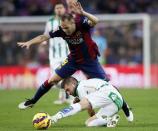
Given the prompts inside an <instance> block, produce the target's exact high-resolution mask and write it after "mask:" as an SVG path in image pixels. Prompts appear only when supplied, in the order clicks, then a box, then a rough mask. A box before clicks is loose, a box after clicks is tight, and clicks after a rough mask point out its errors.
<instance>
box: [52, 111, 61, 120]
mask: <svg viewBox="0 0 158 131" xmlns="http://www.w3.org/2000/svg"><path fill="white" fill-rule="evenodd" d="M61 118H63V116H62V113H61V112H60V111H59V112H58V113H57V114H56V115H54V116H52V117H51V121H52V123H57V122H58V120H59V119H61Z"/></svg>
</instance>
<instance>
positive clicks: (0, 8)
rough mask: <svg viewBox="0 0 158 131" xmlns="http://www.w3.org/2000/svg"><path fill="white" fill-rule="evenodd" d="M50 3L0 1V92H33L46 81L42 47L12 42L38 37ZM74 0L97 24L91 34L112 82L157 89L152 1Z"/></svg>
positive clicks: (156, 14) (157, 29) (157, 9)
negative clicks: (31, 89) (30, 90)
mask: <svg viewBox="0 0 158 131" xmlns="http://www.w3.org/2000/svg"><path fill="white" fill-rule="evenodd" d="M56 1H57V0H0V89H8V88H9V89H10V88H35V87H37V85H39V84H40V83H41V81H43V79H44V78H46V77H48V76H49V74H50V73H49V59H48V46H33V47H32V48H31V49H30V50H26V49H22V48H20V47H18V46H17V44H16V43H17V41H27V40H29V39H31V38H33V37H35V36H37V35H39V34H43V32H44V28H45V23H46V21H47V20H48V19H49V17H50V16H51V15H53V4H54V3H56ZM79 1H80V2H81V4H82V5H83V8H84V9H85V10H86V11H88V12H90V13H92V14H96V15H97V16H98V17H99V18H100V20H101V22H100V23H99V24H98V25H97V26H96V27H95V28H94V29H93V30H92V32H91V34H92V37H93V39H94V41H96V43H97V44H98V47H99V50H100V53H101V57H100V58H99V61H100V63H101V64H102V65H103V67H104V69H105V71H106V72H107V73H108V75H109V77H110V78H111V81H112V83H114V84H115V85H117V86H119V87H128V88H135V87H138V88H148V87H158V35H157V34H158V1H157V0H132V1H131V0H119V1H117V0H79ZM63 2H65V1H63ZM80 77H83V76H80Z"/></svg>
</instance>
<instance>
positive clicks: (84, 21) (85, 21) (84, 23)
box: [80, 17, 92, 30]
mask: <svg viewBox="0 0 158 131" xmlns="http://www.w3.org/2000/svg"><path fill="white" fill-rule="evenodd" d="M80 23H81V26H82V27H83V29H85V30H89V29H90V28H92V27H91V26H90V25H89V23H88V18H87V17H81V20H80Z"/></svg>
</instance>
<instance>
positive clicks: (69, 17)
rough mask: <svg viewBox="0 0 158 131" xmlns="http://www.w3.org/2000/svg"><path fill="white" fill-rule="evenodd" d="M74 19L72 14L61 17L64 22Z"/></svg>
mask: <svg viewBox="0 0 158 131" xmlns="http://www.w3.org/2000/svg"><path fill="white" fill-rule="evenodd" d="M72 19H73V15H72V14H70V13H65V14H64V15H62V16H61V20H62V21H64V20H68V21H70V20H72Z"/></svg>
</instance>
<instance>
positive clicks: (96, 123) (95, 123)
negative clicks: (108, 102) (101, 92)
mask: <svg viewBox="0 0 158 131" xmlns="http://www.w3.org/2000/svg"><path fill="white" fill-rule="evenodd" d="M106 124H107V120H106V119H103V118H101V117H100V118H97V119H94V120H92V121H90V122H89V123H87V125H86V126H88V127H91V126H103V125H106Z"/></svg>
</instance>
